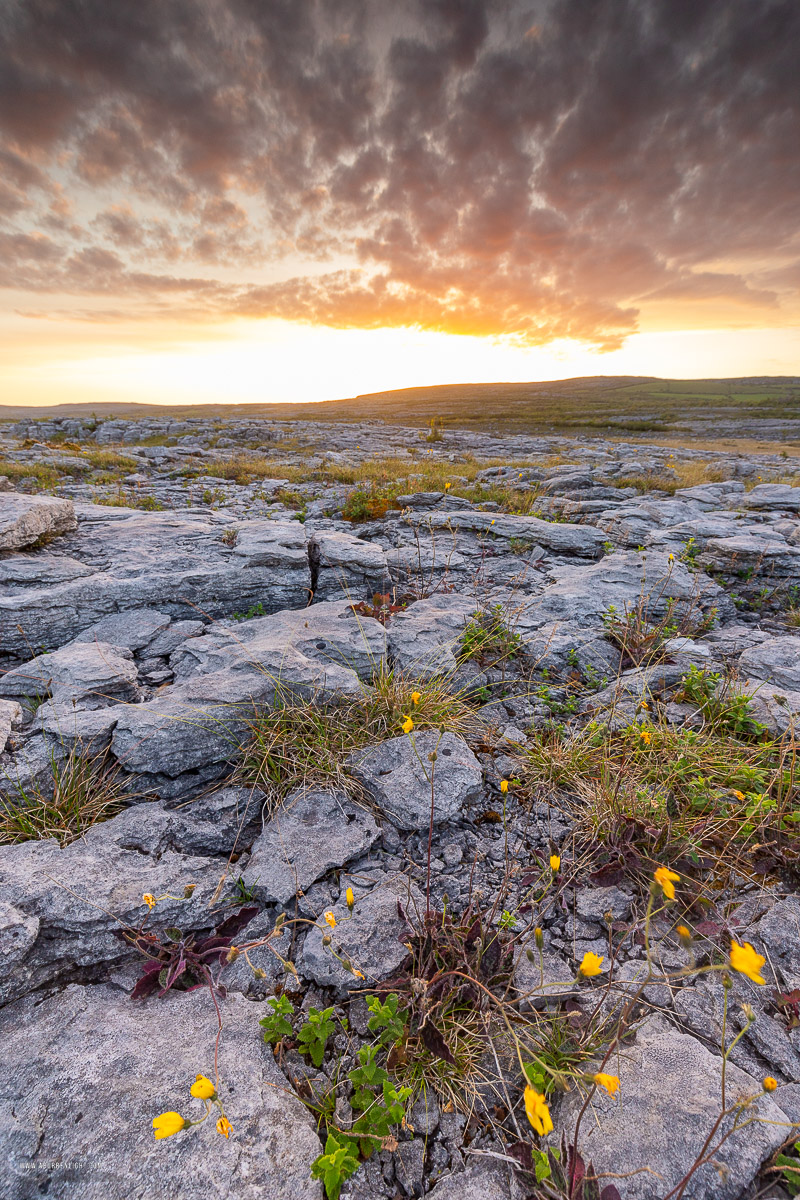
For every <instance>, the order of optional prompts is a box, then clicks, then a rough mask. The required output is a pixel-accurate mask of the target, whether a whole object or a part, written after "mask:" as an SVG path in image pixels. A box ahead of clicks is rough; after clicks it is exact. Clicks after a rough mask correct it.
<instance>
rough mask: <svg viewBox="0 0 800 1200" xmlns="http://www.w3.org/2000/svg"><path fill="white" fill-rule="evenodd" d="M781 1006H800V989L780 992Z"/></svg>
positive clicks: (779, 1000)
mask: <svg viewBox="0 0 800 1200" xmlns="http://www.w3.org/2000/svg"><path fill="white" fill-rule="evenodd" d="M777 996H778V1003H779V1004H800V988H795V989H794V991H791V992H778V993H777Z"/></svg>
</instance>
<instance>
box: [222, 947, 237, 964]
mask: <svg viewBox="0 0 800 1200" xmlns="http://www.w3.org/2000/svg"><path fill="white" fill-rule="evenodd" d="M239 953H240V951H238V950H237V949H236V947H235V946H231V948H230V950H229V951H228V953H227V954H226V955H225V962H226V963H232V962H236V960H237V958H238V957H239Z"/></svg>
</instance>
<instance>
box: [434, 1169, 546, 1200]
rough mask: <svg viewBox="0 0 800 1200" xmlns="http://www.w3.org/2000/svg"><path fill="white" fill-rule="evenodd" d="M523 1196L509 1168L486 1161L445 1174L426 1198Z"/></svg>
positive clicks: (514, 1199) (509, 1199) (511, 1199)
mask: <svg viewBox="0 0 800 1200" xmlns="http://www.w3.org/2000/svg"><path fill="white" fill-rule="evenodd" d="M524 1195H525V1189H524V1188H522V1187H521V1186H520V1184H519V1182H518V1179H517V1177H516V1175H515V1174H514V1171H513V1169H512V1168H511V1167H509V1166H508V1165H507V1164H505V1163H500V1162H493V1161H492V1160H489V1161H487V1162H476V1163H472V1164H470V1166H468V1167H467V1169H466V1171H460V1172H459V1173H458V1174H455V1175H446V1176H445V1177H444V1178H443V1179H440V1180H439V1182H438V1183H437V1184H436V1186H435V1187H433V1188H432V1189H431V1191H430V1192H429V1193H428V1200H522V1197H523V1196H524Z"/></svg>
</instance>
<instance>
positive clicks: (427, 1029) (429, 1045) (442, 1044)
mask: <svg viewBox="0 0 800 1200" xmlns="http://www.w3.org/2000/svg"><path fill="white" fill-rule="evenodd" d="M420 1037H421V1038H422V1044H423V1045H424V1047H425V1049H426V1050H430V1052H431V1054H433V1055H434V1056H435V1057H436V1058H441V1059H442V1060H443V1062H446V1063H449V1064H450V1066H451V1067H454V1066H455V1065H456V1060H455V1059H454V1058H453V1055H452V1053H451V1052H450V1047H449V1046H448V1045H447V1042H446V1041H445V1040H444V1038H443V1037H442V1035H441V1033H440V1032H439V1030H438V1029H437V1028H436V1026H435V1025H431V1023H430V1022H428V1023H427V1025H423V1027H422V1029H421V1030H420Z"/></svg>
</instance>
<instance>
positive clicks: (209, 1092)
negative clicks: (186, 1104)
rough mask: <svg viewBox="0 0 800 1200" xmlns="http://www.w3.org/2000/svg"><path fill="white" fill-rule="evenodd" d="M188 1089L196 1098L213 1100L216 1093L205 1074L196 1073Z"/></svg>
mask: <svg viewBox="0 0 800 1200" xmlns="http://www.w3.org/2000/svg"><path fill="white" fill-rule="evenodd" d="M189 1091H190V1092H191V1093H192V1095H193V1096H194V1098H195V1099H196V1100H213V1099H214V1097H215V1096H216V1094H217V1089H216V1088H215V1087H214V1085H213V1083H212V1082H211V1080H210V1079H208V1078H207V1077H206V1076H205V1075H198V1076H197V1078H196V1079H195V1081H194V1083H193V1084H192V1086H191V1087H190V1088H189Z"/></svg>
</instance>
